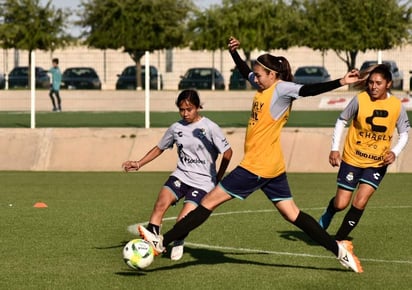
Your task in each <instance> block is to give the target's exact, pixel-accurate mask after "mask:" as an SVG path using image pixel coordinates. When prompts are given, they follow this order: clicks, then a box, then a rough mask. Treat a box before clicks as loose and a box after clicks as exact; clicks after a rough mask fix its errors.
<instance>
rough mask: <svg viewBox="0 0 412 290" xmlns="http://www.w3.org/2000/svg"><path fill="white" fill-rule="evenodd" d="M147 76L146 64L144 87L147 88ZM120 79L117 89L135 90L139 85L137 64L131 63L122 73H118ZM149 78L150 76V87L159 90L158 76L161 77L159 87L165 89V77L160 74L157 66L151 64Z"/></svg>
mask: <svg viewBox="0 0 412 290" xmlns="http://www.w3.org/2000/svg"><path fill="white" fill-rule="evenodd" d="M145 76H146V66H142V88H143V89H145V87H146V83H145ZM117 77H118V79H117V82H116V90H135V89H136V87H137V78H136V66H135V65H131V66H128V67H126V68H125V69H124V70H123V72H122V73H121V74H120V75H117ZM149 78H150V89H151V90H157V89H158V85H157V84H158V78H159V82H160V83H159V84H160V87H159V89H163V78H162V75H161V74H159V72H158V71H157V68H156V67H154V66H152V65H151V66H150V71H149Z"/></svg>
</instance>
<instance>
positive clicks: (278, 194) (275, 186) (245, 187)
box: [219, 166, 292, 201]
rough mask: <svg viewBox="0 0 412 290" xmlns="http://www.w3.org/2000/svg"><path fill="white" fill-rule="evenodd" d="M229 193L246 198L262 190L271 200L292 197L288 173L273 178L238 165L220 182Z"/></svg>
mask: <svg viewBox="0 0 412 290" xmlns="http://www.w3.org/2000/svg"><path fill="white" fill-rule="evenodd" d="M219 186H220V187H221V188H222V189H223V190H225V191H226V192H227V193H228V194H229V195H231V196H233V197H236V198H239V199H246V198H247V197H248V196H249V195H250V194H252V193H253V192H254V191H256V190H258V189H260V190H262V191H263V192H264V193H265V195H266V196H267V198H268V199H270V200H271V201H281V200H286V199H292V193H291V191H290V188H289V183H288V179H287V176H286V173H282V174H281V175H279V176H276V177H272V178H263V177H260V176H257V175H255V174H253V173H252V172H250V171H248V170H246V169H244V168H243V167H240V166H237V167H236V168H235V169H234V170H233V171H232V172H230V173H229V174H228V175H227V176H226V177H225V178H223V180H222V181H221V182H220V183H219Z"/></svg>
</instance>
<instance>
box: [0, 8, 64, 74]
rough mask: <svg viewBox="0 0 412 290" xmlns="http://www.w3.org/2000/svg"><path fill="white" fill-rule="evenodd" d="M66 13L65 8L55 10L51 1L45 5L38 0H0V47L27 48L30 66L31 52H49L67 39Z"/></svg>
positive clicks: (60, 45)
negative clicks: (38, 50) (37, 50)
mask: <svg viewBox="0 0 412 290" xmlns="http://www.w3.org/2000/svg"><path fill="white" fill-rule="evenodd" d="M68 13H69V11H66V12H64V11H63V10H62V9H55V8H54V7H53V6H52V5H51V0H50V1H48V2H47V4H46V5H45V6H42V5H41V4H40V1H39V0H5V1H2V2H1V3H0V46H1V47H3V48H6V49H9V48H15V49H22V50H27V51H28V52H29V63H28V66H30V63H31V52H32V51H34V50H36V49H40V50H51V51H53V50H54V49H56V48H57V47H62V46H64V45H65V44H66V43H67V42H68V41H69V40H70V36H69V35H68V34H66V33H65V29H66V27H67V26H66V24H67V19H68ZM29 71H30V70H29Z"/></svg>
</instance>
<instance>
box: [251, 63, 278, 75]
mask: <svg viewBox="0 0 412 290" xmlns="http://www.w3.org/2000/svg"><path fill="white" fill-rule="evenodd" d="M256 62H257V63H258V64H259V65H260V66H262V67H263V68H264V69H267V70H268V71H273V72H274V73H277V74H278V72H277V71H275V70H274V69H271V68H268V67H267V66H265V65H264V64H263V63H261V62H260V61H258V60H256Z"/></svg>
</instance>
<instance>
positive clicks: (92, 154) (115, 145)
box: [0, 128, 412, 172]
mask: <svg viewBox="0 0 412 290" xmlns="http://www.w3.org/2000/svg"><path fill="white" fill-rule="evenodd" d="M165 130H166V129H133V128H110V129H89V128H83V129H78V128H76V129H69V128H64V129H62V128H44V129H0V152H1V155H0V171H1V170H30V171H47V170H52V171H120V170H121V164H122V162H123V161H126V160H136V159H138V158H140V157H142V156H143V155H144V154H145V153H146V152H147V151H148V150H149V149H151V148H152V147H153V146H155V145H156V144H157V142H158V141H159V140H160V138H161V136H162V135H163V133H164V131H165ZM332 130H333V129H332V128H327V129H311V128H305V129H301V128H285V129H284V131H283V133H282V145H283V149H284V156H285V161H286V163H287V169H288V171H289V172H336V171H337V169H336V168H332V167H331V166H330V165H329V164H328V161H327V160H328V154H329V150H330V140H331V134H332ZM224 132H225V134H226V135H227V137H228V139H229V142H230V143H231V145H232V148H233V150H234V155H233V159H232V162H231V164H230V167H229V170H231V169H233V167H234V166H236V165H237V164H238V163H239V162H240V160H241V158H242V156H243V138H244V132H245V130H244V129H240V128H225V129H224ZM411 161H412V147H411V146H409V147H407V148H406V150H405V151H404V152H402V154H401V156H400V157H399V158H398V160H397V161H396V163H395V164H393V165H391V166H390V169H389V171H390V172H412V162H411ZM175 165H176V152H175V149H173V150H167V151H166V152H165V153H164V154H163V155H162V156H160V157H159V158H158V159H157V160H154V161H153V162H151V163H149V164H148V165H147V166H145V167H143V168H142V170H143V171H159V170H160V171H172V170H173V169H174V168H175Z"/></svg>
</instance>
